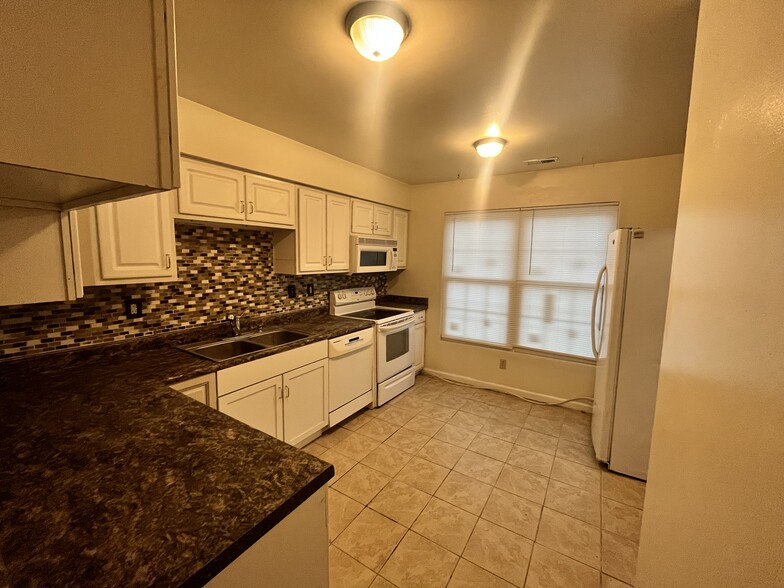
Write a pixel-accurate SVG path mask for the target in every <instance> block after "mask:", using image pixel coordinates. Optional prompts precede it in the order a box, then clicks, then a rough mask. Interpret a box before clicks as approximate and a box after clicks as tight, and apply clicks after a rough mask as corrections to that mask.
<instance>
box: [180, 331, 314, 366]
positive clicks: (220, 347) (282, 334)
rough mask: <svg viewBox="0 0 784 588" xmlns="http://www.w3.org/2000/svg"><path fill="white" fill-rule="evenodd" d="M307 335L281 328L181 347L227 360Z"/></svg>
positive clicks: (202, 354) (189, 351)
mask: <svg viewBox="0 0 784 588" xmlns="http://www.w3.org/2000/svg"><path fill="white" fill-rule="evenodd" d="M307 337H310V335H306V334H304V333H298V332H296V331H289V330H286V329H281V330H278V331H268V332H266V333H251V334H248V335H241V336H239V337H231V338H228V339H217V340H212V341H199V342H198V343H189V344H188V345H181V346H180V349H182V350H183V351H187V352H188V353H193V354H194V355H198V356H199V357H204V358H205V359H210V360H212V361H225V360H227V359H234V358H235V357H240V356H242V355H247V354H248V353H254V352H256V351H261V350H262V349H267V348H269V347H279V346H281V345H286V344H287V343H293V342H294V341H299V340H300V339H305V338H307Z"/></svg>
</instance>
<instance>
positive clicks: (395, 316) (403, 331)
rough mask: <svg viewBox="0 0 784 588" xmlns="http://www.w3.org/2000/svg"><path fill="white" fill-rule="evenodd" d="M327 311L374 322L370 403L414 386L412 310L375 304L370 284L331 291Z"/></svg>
mask: <svg viewBox="0 0 784 588" xmlns="http://www.w3.org/2000/svg"><path fill="white" fill-rule="evenodd" d="M329 312H330V314H332V315H335V316H343V317H348V318H356V319H363V320H369V321H373V322H374V323H375V324H376V386H375V394H374V398H373V406H381V405H382V404H384V403H385V402H389V401H390V400H392V399H393V398H394V397H395V396H397V395H398V394H401V393H403V392H405V391H406V390H408V389H409V388H410V387H411V386H413V385H414V376H415V372H414V354H413V352H412V342H413V336H414V321H415V318H414V311H413V310H410V309H405V308H394V307H391V306H377V305H376V289H375V288H373V287H372V286H371V287H363V288H347V289H344V290H333V291H332V292H330V297H329Z"/></svg>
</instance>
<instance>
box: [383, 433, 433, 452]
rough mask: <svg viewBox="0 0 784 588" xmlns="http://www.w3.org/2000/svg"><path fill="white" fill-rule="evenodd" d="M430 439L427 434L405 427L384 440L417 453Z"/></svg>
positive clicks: (393, 445) (401, 448)
mask: <svg viewBox="0 0 784 588" xmlns="http://www.w3.org/2000/svg"><path fill="white" fill-rule="evenodd" d="M428 439H429V437H428V436H427V435H423V434H422V433H417V432H416V431H412V430H411V429H405V428H403V429H400V430H398V431H397V432H396V433H395V434H394V435H392V436H391V437H390V438H389V439H387V440H386V441H384V443H386V444H387V445H390V446H392V447H395V448H397V449H400V450H401V451H405V452H407V453H414V454H415V453H417V452H418V451H419V450H420V449H422V447H424V446H425V443H427V441H428Z"/></svg>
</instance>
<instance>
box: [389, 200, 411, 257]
mask: <svg viewBox="0 0 784 588" xmlns="http://www.w3.org/2000/svg"><path fill="white" fill-rule="evenodd" d="M392 238H393V239H395V240H396V241H397V267H398V269H403V268H405V267H406V264H407V262H408V212H406V211H405V210H395V213H394V229H393V231H392Z"/></svg>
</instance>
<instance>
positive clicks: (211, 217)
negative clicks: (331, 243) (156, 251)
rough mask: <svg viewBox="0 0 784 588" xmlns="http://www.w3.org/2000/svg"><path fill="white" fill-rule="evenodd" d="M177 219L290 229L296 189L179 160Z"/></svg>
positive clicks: (281, 183) (195, 162) (186, 160)
mask: <svg viewBox="0 0 784 588" xmlns="http://www.w3.org/2000/svg"><path fill="white" fill-rule="evenodd" d="M181 167H182V187H181V188H180V190H179V193H178V196H177V212H176V216H177V217H179V218H187V219H192V220H202V221H215V222H219V223H224V224H239V225H257V226H264V227H272V228H285V229H293V228H294V223H295V220H296V188H295V187H294V185H293V184H288V183H286V182H280V181H278V180H273V179H270V178H265V177H262V176H258V175H255V174H246V173H244V172H241V171H237V170H234V169H231V168H228V167H224V166H221V165H214V164H211V163H204V162H201V161H195V160H193V159H187V158H183V159H182V163H181Z"/></svg>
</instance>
